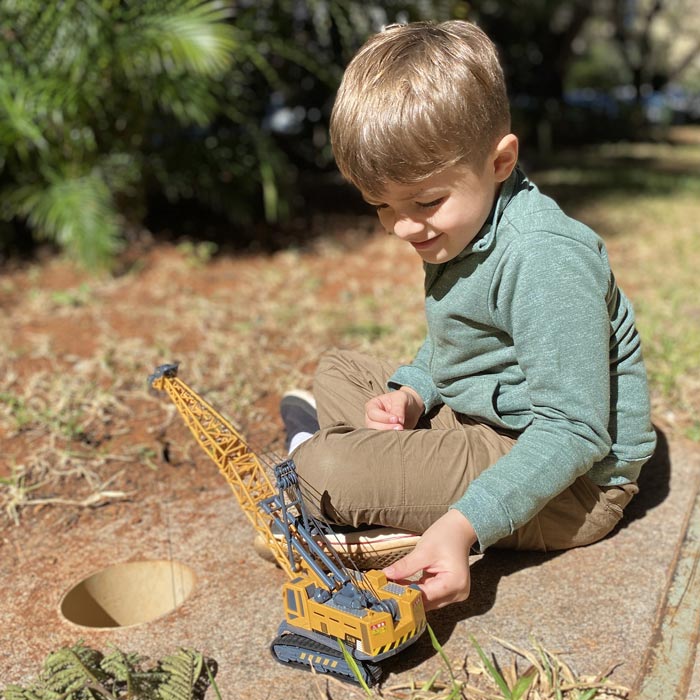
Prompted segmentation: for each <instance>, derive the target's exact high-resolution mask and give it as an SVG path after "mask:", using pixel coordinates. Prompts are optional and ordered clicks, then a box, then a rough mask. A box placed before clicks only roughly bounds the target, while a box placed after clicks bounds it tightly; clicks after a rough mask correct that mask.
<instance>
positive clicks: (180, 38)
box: [0, 0, 235, 267]
mask: <svg viewBox="0 0 700 700" xmlns="http://www.w3.org/2000/svg"><path fill="white" fill-rule="evenodd" d="M229 16H230V10H228V9H227V7H226V5H225V4H223V3H220V2H211V1H209V2H200V1H199V0H147V1H143V2H134V3H120V2H114V1H113V0H66V2H60V3H46V2H43V0H22V1H21V2H19V1H18V0H0V37H1V41H0V192H1V193H2V204H1V205H0V217H1V218H4V219H5V220H12V219H13V218H15V217H19V218H22V219H26V221H27V222H28V224H29V226H30V228H31V229H32V230H33V231H34V232H35V234H36V235H37V236H40V237H45V238H49V239H51V240H55V241H57V242H58V243H59V244H60V245H61V246H63V247H65V248H66V249H67V250H69V251H70V252H71V253H73V254H74V255H75V256H76V257H77V258H79V259H80V260H81V261H82V262H84V263H85V264H86V265H88V266H90V267H96V266H103V265H106V264H108V263H109V261H110V260H111V257H112V255H113V254H114V252H115V251H116V250H117V249H118V247H119V241H120V237H121V232H120V229H121V225H122V220H121V217H120V212H119V208H118V207H117V201H118V198H119V197H121V196H123V195H133V194H135V193H137V192H139V191H141V188H142V186H143V180H144V171H145V153H146V148H147V145H148V143H149V142H151V141H152V140H153V138H154V135H155V134H156V133H157V130H158V124H159V123H162V122H168V121H173V122H175V123H177V124H179V125H205V124H207V123H208V122H209V121H210V120H211V119H212V118H213V117H214V114H215V113H216V110H217V101H216V99H215V95H214V88H215V86H216V84H217V81H218V80H219V79H220V78H221V77H222V76H223V75H224V73H225V72H226V71H227V70H228V69H229V67H230V65H231V63H232V56H233V52H234V48H235V36H234V32H233V29H232V27H230V26H229V25H228V24H227V23H226V20H227V19H228V17H229Z"/></svg>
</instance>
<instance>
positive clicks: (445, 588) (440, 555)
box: [384, 509, 477, 610]
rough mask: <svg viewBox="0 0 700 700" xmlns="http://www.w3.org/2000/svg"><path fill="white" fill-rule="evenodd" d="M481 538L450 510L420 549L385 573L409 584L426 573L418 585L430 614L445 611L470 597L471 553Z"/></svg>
mask: <svg viewBox="0 0 700 700" xmlns="http://www.w3.org/2000/svg"><path fill="white" fill-rule="evenodd" d="M476 540H477V537H476V533H475V532H474V528H473V527H472V526H471V523H470V522H469V521H468V520H467V519H466V518H465V517H464V516H463V515H462V514H461V513H460V512H459V511H457V510H454V509H451V510H448V511H447V513H445V515H443V516H442V517H441V518H440V519H439V520H436V521H435V522H434V523H433V524H432V525H431V526H430V527H429V528H428V529H427V530H426V531H425V532H424V533H423V536H422V537H421V538H420V540H418V544H417V545H416V548H415V549H414V550H413V551H412V552H411V553H410V554H407V555H406V556H405V557H403V558H402V559H399V560H398V561H397V562H394V563H393V564H392V565H391V566H388V567H386V569H384V573H385V574H386V576H387V578H389V579H393V580H395V581H402V582H403V581H405V580H406V579H407V578H408V577H410V576H413V575H414V574H416V573H418V572H419V571H422V572H423V573H422V575H421V577H420V579H419V580H418V581H417V583H418V585H419V586H420V589H421V591H422V592H423V602H424V604H425V609H426V610H434V609H435V608H442V607H444V606H445V605H449V604H450V603H456V602H459V601H462V600H466V599H467V598H468V597H469V588H470V585H471V579H470V575H469V550H470V548H471V546H472V545H473V544H474V543H475V542H476Z"/></svg>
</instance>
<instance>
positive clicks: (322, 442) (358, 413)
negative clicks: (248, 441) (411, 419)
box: [293, 351, 638, 551]
mask: <svg viewBox="0 0 700 700" xmlns="http://www.w3.org/2000/svg"><path fill="white" fill-rule="evenodd" d="M393 371H394V368H393V367H392V366H390V365H389V364H388V363H384V362H381V361H379V360H375V359H373V358H370V357H367V356H365V355H362V354H360V353H356V352H340V351H334V352H330V353H328V354H326V355H325V356H324V357H323V358H322V359H321V362H320V364H319V368H318V371H317V374H316V378H315V383H314V396H315V398H316V402H317V406H318V418H319V423H320V426H321V430H320V431H319V432H318V433H317V434H316V435H314V436H313V438H311V439H309V440H308V441H307V442H305V443H304V444H302V445H301V446H300V447H299V448H298V449H297V450H296V451H295V452H294V454H293V458H294V461H295V463H296V465H297V470H298V473H299V476H300V479H301V481H302V484H304V485H305V491H306V494H307V497H308V499H309V505H310V506H311V509H312V510H314V511H316V512H320V514H321V515H322V516H323V517H325V518H327V519H328V520H330V521H332V522H336V523H341V524H348V525H353V526H355V527H358V526H361V525H383V526H387V527H396V528H401V529H404V530H408V531H411V532H418V533H422V532H424V531H425V530H426V529H427V528H428V527H429V526H430V525H431V524H432V523H433V522H435V521H436V520H437V519H438V518H439V517H440V516H441V515H443V514H444V513H445V512H446V511H447V509H448V507H449V506H450V505H451V504H452V503H454V502H455V501H457V500H458V499H459V498H460V497H461V496H462V495H463V494H464V492H465V491H466V489H467V487H468V486H469V484H470V483H471V482H472V481H473V480H474V479H475V478H476V477H477V476H478V475H479V474H480V473H481V472H483V471H484V470H485V469H488V467H489V466H491V465H492V464H493V463H494V462H496V460H498V459H499V458H500V457H501V456H503V455H505V454H506V453H507V452H508V451H509V450H510V449H511V447H512V446H513V444H514V443H515V441H516V439H517V435H516V434H512V433H508V432H506V431H499V430H496V429H494V428H493V427H491V426H488V425H485V424H482V423H479V422H477V421H475V420H473V419H472V418H469V417H468V416H465V415H461V414H458V413H455V412H454V411H452V410H451V409H450V408H448V407H446V406H441V407H440V409H439V410H435V411H433V412H432V413H431V414H430V415H428V416H425V417H423V418H422V419H421V421H420V422H419V424H418V426H417V428H416V429H415V430H402V431H396V430H370V429H368V428H365V427H364V406H365V403H366V401H367V400H368V399H369V398H371V397H372V396H377V395H379V394H383V393H385V392H386V381H387V379H388V377H389V376H390V375H391V374H392V373H393ZM637 491H638V488H637V486H636V484H626V485H624V486H619V487H618V486H612V487H606V488H601V487H599V486H596V485H595V484H594V483H593V482H592V481H591V480H590V479H588V478H587V477H585V476H582V477H579V478H578V479H577V480H576V481H575V482H574V483H573V484H572V485H571V486H570V487H569V488H567V489H566V490H565V491H563V492H562V493H560V494H559V495H558V496H555V497H554V498H553V499H552V500H551V501H550V502H549V503H548V504H547V505H546V506H545V507H544V508H543V509H542V510H541V511H540V512H539V513H538V514H537V515H536V516H535V517H534V518H533V519H532V520H531V521H530V522H528V523H526V524H525V525H523V526H522V527H521V528H520V529H518V530H516V531H515V532H514V533H513V534H512V535H510V536H508V537H506V538H504V539H502V540H501V541H500V542H498V543H496V545H494V546H496V547H503V548H510V549H527V550H539V551H551V550H557V549H568V548H570V547H577V546H581V545H585V544H590V543H592V542H595V541H597V540H600V539H601V538H603V537H605V535H607V534H608V533H609V532H610V531H611V530H612V529H613V528H614V527H615V525H616V524H617V523H618V522H619V520H620V518H621V517H622V511H623V508H624V507H625V506H626V505H627V504H628V503H629V502H630V500H631V499H632V497H633V496H634V494H635V493H637Z"/></svg>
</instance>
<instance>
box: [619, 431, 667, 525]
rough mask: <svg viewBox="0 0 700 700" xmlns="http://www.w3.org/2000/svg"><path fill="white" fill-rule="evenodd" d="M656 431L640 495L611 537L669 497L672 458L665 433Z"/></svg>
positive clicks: (641, 475) (634, 500)
mask: <svg viewBox="0 0 700 700" xmlns="http://www.w3.org/2000/svg"><path fill="white" fill-rule="evenodd" d="M654 429H655V430H656V439H657V443H656V451H655V452H654V455H653V456H652V458H651V459H650V460H649V461H648V462H647V463H646V464H645V465H644V467H642V473H641V474H640V475H639V479H638V481H637V483H638V484H639V493H638V494H637V495H636V496H635V497H634V498H633V499H632V502H631V503H630V504H629V505H628V506H627V508H625V516H624V518H623V519H622V522H621V523H620V525H619V527H617V528H616V529H615V530H614V531H613V532H612V534H611V535H610V537H614V536H615V533H616V532H618V531H619V530H623V529H624V528H626V527H627V526H628V525H630V523H633V522H634V521H635V520H639V519H640V518H643V517H644V516H645V515H646V514H647V513H648V512H649V511H650V510H653V509H654V508H656V507H657V506H660V505H661V504H662V503H663V502H664V501H665V500H666V498H667V497H668V494H669V489H670V482H671V457H670V454H669V449H668V440H667V439H666V435H665V434H664V432H663V431H662V430H661V429H660V428H659V427H658V426H656V425H655V426H654Z"/></svg>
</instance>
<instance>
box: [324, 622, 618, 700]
mask: <svg viewBox="0 0 700 700" xmlns="http://www.w3.org/2000/svg"><path fill="white" fill-rule="evenodd" d="M432 641H433V646H434V648H435V650H436V651H437V653H438V655H439V656H440V658H441V662H442V666H441V668H440V669H438V671H436V672H435V673H434V675H433V676H432V677H431V678H430V679H428V680H424V681H414V682H409V683H402V684H394V685H392V684H391V681H389V682H388V683H387V684H385V685H384V686H382V687H381V688H380V689H378V690H377V689H373V690H370V689H367V688H364V689H362V688H355V687H352V686H348V685H346V684H343V683H341V682H340V681H337V680H335V679H327V678H325V677H324V676H320V675H319V674H314V683H315V686H316V689H317V692H318V697H319V699H321V698H323V700H341V699H342V700H345V699H348V700H350V698H374V699H375V700H379V699H380V698H384V699H385V700H593V699H594V698H595V699H596V700H620V699H621V698H628V697H629V693H630V691H629V689H628V688H626V687H624V686H621V685H618V684H616V683H614V682H613V681H612V680H611V678H610V676H611V675H612V673H613V671H614V669H615V666H613V667H611V668H610V669H608V670H607V671H605V672H604V673H599V674H596V675H583V674H579V673H577V672H576V670H575V669H573V668H572V666H571V665H570V664H568V663H567V662H566V661H565V660H564V658H563V657H562V655H561V654H558V653H554V652H551V651H549V650H548V649H546V648H545V647H544V646H543V645H542V644H540V643H539V642H538V641H537V640H536V639H534V638H533V639H532V640H531V648H530V649H523V648H521V647H518V646H515V645H513V644H510V643H509V642H506V641H504V640H502V639H495V641H496V642H497V643H498V644H499V645H500V646H501V647H503V648H504V649H506V650H507V651H508V652H509V653H510V657H509V659H508V661H507V662H502V663H501V662H499V661H498V660H497V659H496V657H495V656H491V657H490V658H489V657H488V656H487V655H486V653H485V652H484V650H483V649H482V648H481V646H480V645H479V644H478V642H477V641H476V640H475V639H474V638H473V637H472V646H473V648H474V650H473V653H472V652H469V653H468V654H467V655H466V656H465V658H464V659H462V660H461V661H458V662H454V663H453V662H451V661H450V660H449V659H448V658H447V656H446V655H445V653H444V650H443V649H442V648H441V647H440V645H439V643H438V642H437V640H436V639H435V638H434V636H433V637H432Z"/></svg>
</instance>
